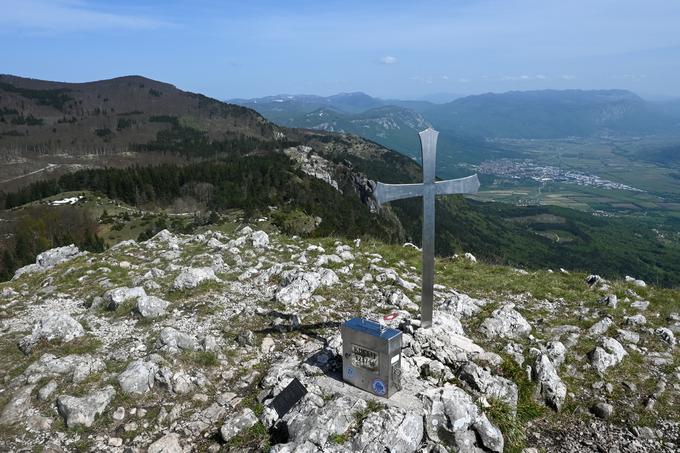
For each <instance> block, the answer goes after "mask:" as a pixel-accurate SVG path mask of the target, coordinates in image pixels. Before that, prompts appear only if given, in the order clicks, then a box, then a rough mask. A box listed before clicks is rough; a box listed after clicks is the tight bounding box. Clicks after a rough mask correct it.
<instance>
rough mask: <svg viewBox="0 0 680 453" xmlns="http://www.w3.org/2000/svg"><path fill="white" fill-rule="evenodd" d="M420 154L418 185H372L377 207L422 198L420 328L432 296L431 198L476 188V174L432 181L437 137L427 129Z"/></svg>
mask: <svg viewBox="0 0 680 453" xmlns="http://www.w3.org/2000/svg"><path fill="white" fill-rule="evenodd" d="M419 135H420V145H421V148H422V155H423V182H422V184H383V183H381V182H378V183H376V187H375V189H374V190H373V198H374V199H375V200H376V201H377V202H378V205H381V204H383V203H387V202H390V201H394V200H401V199H403V198H413V197H423V237H422V242H423V285H422V298H421V305H420V313H421V317H420V318H421V325H422V327H430V326H431V325H432V299H433V294H434V198H435V195H452V194H462V193H476V192H477V190H478V189H479V179H477V175H472V176H467V177H465V178H460V179H449V180H447V181H435V166H436V163H437V136H438V135H439V132H437V131H435V130H434V129H432V128H431V127H430V128H427V129H425V130H424V131H422V132H420V134H419Z"/></svg>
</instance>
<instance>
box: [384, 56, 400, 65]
mask: <svg viewBox="0 0 680 453" xmlns="http://www.w3.org/2000/svg"><path fill="white" fill-rule="evenodd" d="M380 63H382V64H387V65H389V64H396V63H397V57H393V56H391V55H385V56H384V57H382V58H381V59H380Z"/></svg>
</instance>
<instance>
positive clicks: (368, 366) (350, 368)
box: [340, 318, 401, 398]
mask: <svg viewBox="0 0 680 453" xmlns="http://www.w3.org/2000/svg"><path fill="white" fill-rule="evenodd" d="M340 330H341V333H342V379H343V380H344V381H345V382H348V383H350V384H352V385H354V386H355V387H359V388H360V389H362V390H365V391H367V392H370V393H373V394H375V395H378V396H384V397H387V398H389V397H390V396H392V394H393V393H394V392H397V391H399V390H401V332H400V331H399V330H396V329H392V328H389V327H386V326H384V325H382V324H380V323H377V322H375V321H369V320H367V319H363V318H352V319H350V320H349V321H347V322H345V323H344V324H343V325H342V327H341V328H340Z"/></svg>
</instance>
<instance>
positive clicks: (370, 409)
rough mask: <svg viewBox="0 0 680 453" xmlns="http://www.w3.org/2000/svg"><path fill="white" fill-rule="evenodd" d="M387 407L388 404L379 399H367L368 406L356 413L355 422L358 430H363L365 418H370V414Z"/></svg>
mask: <svg viewBox="0 0 680 453" xmlns="http://www.w3.org/2000/svg"><path fill="white" fill-rule="evenodd" d="M386 408H387V406H385V405H384V404H383V403H380V402H378V401H375V400H368V401H366V408H364V409H362V410H360V411H356V412H355V413H354V422H355V423H356V425H357V431H359V430H361V426H362V425H363V423H364V420H366V418H368V416H369V415H371V414H372V413H374V412H379V411H381V410H383V409H386Z"/></svg>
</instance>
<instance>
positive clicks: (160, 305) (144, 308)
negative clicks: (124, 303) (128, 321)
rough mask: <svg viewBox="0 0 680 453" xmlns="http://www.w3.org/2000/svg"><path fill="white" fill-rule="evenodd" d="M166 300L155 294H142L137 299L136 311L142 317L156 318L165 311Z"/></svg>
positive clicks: (166, 306)
mask: <svg viewBox="0 0 680 453" xmlns="http://www.w3.org/2000/svg"><path fill="white" fill-rule="evenodd" d="M168 305H169V304H168V302H167V301H165V300H163V299H161V298H160V297H155V296H142V297H140V298H139V299H137V312H139V314H140V315H141V316H142V318H157V317H159V316H161V315H163V314H164V313H165V310H166V309H167V308H168Z"/></svg>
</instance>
